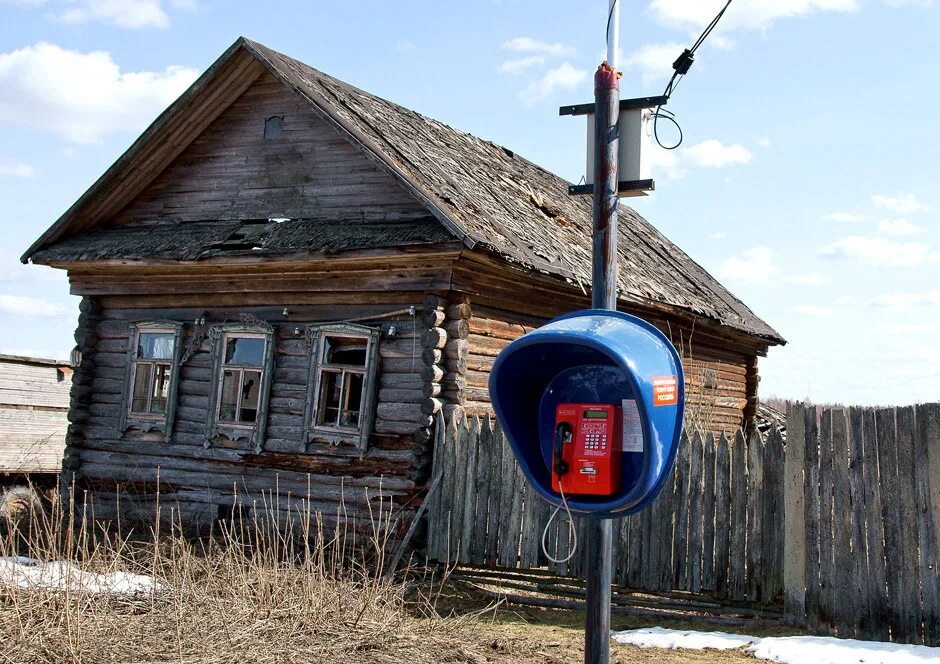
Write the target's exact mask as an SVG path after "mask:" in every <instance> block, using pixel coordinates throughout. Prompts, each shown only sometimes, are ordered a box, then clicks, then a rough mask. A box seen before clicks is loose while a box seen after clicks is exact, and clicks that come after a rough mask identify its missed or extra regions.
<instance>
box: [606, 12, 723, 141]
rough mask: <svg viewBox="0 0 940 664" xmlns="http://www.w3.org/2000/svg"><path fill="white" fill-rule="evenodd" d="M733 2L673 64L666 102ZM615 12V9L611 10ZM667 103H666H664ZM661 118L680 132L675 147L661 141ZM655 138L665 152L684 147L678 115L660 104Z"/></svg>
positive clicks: (654, 114) (655, 118)
mask: <svg viewBox="0 0 940 664" xmlns="http://www.w3.org/2000/svg"><path fill="white" fill-rule="evenodd" d="M731 2H732V0H728V2H726V3H725V6H724V7H722V8H721V11H719V12H718V14H716V15H715V18H713V19H712V20H711V22H710V23H709V24H708V25H707V26H705V29H704V30H703V31H702V34H701V35H699V38H698V39H696V40H695V43H694V44H692V46H691V48H687V49H685V50H684V51H682V54H681V55H680V56H679V57H678V58H676V61H675V62H673V63H672V68H673V70H674V71H673V73H672V76H671V77H670V78H669V82H668V83H667V84H666V89H665V90H664V91H663V94H662V96H663V97H665V98H666V101H669V98H670V97H672V93H673V92H675V91H676V88H678V87H679V82H680V81H681V80H682V77H683V76H685V75H686V74H688V73H689V69H691V68H692V64H693V63H694V62H695V52H696V51H697V50H698V49H699V47H700V46H701V45H702V44H703V43H705V40H706V39H708V36H709V35H710V34H711V33H712V31H713V30H714V29H715V28H716V27H717V26H718V23H719V21H721V18H722V17H723V16H724V15H725V12H726V11H727V9H728V6H729V5H730V4H731ZM611 10H613V8H611ZM607 22H608V32H609V31H610V17H608V19H607ZM663 103H665V102H663ZM660 118H665V119H666V120H667V121H668V122H671V123H672V124H674V125H675V126H676V129H677V130H678V131H679V140H678V141H677V142H676V143H675V145H664V144H663V142H662V141H661V140H659V120H660ZM653 138H655V139H656V142H657V143H658V144H659V147H661V148H663V149H664V150H675V149H676V148H677V147H679V146H680V145H682V139H683V135H682V127H680V126H679V122H678V121H677V120H676V114H675V113H671V112H670V111H664V110H663V105H662V104H660V105H659V106H657V107H656V110H655V111H653Z"/></svg>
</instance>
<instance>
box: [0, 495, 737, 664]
mask: <svg viewBox="0 0 940 664" xmlns="http://www.w3.org/2000/svg"><path fill="white" fill-rule="evenodd" d="M56 509H57V508H56V506H53V509H52V510H50V511H47V512H46V513H44V514H41V515H39V516H35V515H34V518H31V519H30V518H23V519H19V520H14V521H7V522H6V523H4V522H3V521H0V557H3V556H12V555H25V556H28V557H31V558H36V559H39V560H43V561H54V560H58V561H72V562H73V563H74V565H75V566H76V568H77V569H80V570H82V571H83V572H84V573H101V574H112V573H115V572H125V573H134V574H141V575H146V576H147V577H152V578H154V579H155V580H156V582H157V583H158V584H159V586H158V588H157V590H156V591H154V592H145V593H138V594H136V595H135V594H123V595H122V594H114V593H95V592H92V591H91V590H89V589H87V588H82V587H74V588H65V589H48V588H38V587H19V586H17V585H14V584H11V583H10V582H9V576H7V577H4V576H3V575H2V571H3V568H2V567H0V644H2V645H0V662H62V661H73V662H171V661H175V662H240V663H242V662H343V663H344V664H349V663H358V662H369V663H373V662H374V663H383V662H389V663H391V662H395V663H402V662H405V663H407V664H420V663H423V662H474V663H483V662H496V663H500V664H521V663H523V662H555V663H560V662H580V661H582V659H583V649H582V647H583V629H584V626H583V620H584V618H583V614H581V613H579V612H574V611H561V610H544V609H531V608H518V607H508V606H505V605H499V606H494V605H493V604H491V603H490V601H489V600H488V599H486V598H483V597H480V596H474V595H472V594H468V593H467V592H466V591H464V590H457V589H455V587H454V586H452V585H450V584H448V583H447V582H446V580H444V581H443V583H441V582H437V583H435V582H433V581H431V580H430V579H428V578H427V577H418V576H417V573H416V571H414V570H411V571H407V572H406V573H404V574H399V575H397V576H396V580H390V579H384V578H383V577H382V575H381V574H380V573H379V570H380V569H381V565H382V561H383V558H384V551H385V547H386V544H387V542H385V541H384V533H385V532H387V525H388V523H387V519H383V518H381V517H377V518H376V519H374V524H373V528H372V531H371V533H368V534H367V535H366V537H365V539H364V541H363V544H364V545H356V544H354V543H353V537H352V533H351V528H349V529H347V528H345V527H334V528H332V529H330V530H329V532H326V531H325V529H324V528H323V527H322V519H321V516H320V515H318V514H316V513H309V514H301V515H294V516H293V517H290V518H288V519H286V520H285V517H284V515H283V514H280V515H279V514H273V513H269V512H266V511H265V510H260V514H257V515H252V517H250V518H248V519H246V520H245V521H241V522H240V521H236V522H229V523H224V524H219V526H218V528H217V530H216V532H215V533H214V534H213V535H212V536H211V537H204V538H201V539H193V538H189V537H185V536H184V535H183V533H182V532H181V530H180V529H179V527H178V526H171V527H167V526H161V524H160V522H159V521H156V522H155V523H154V524H153V526H152V527H149V528H147V529H143V530H141V529H139V528H138V529H137V530H136V531H129V532H126V533H121V532H118V531H117V530H116V529H114V528H112V527H105V526H103V525H102V524H98V523H95V522H94V521H93V520H92V519H88V518H82V519H77V520H76V521H75V522H74V523H72V524H71V525H72V527H71V528H59V526H58V524H59V523H60V516H61V515H60V514H57V513H56ZM275 526H277V527H275ZM650 624H651V623H649V622H648V621H642V620H641V621H631V622H630V623H624V622H621V621H619V620H618V621H615V625H614V627H615V628H617V629H626V628H631V627H643V626H649V625H650ZM676 626H679V625H676ZM611 661H612V662H621V663H624V664H625V663H626V662H708V663H719V662H721V663H731V662H745V661H751V662H753V661H754V660H753V659H751V658H750V657H748V656H746V655H744V654H743V653H741V652H716V651H710V652H704V653H703V652H699V653H696V652H684V651H683V652H671V651H658V650H640V649H638V648H634V647H626V646H619V645H617V644H611Z"/></svg>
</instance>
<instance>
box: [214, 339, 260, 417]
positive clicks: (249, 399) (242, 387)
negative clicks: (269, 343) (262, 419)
mask: <svg viewBox="0 0 940 664" xmlns="http://www.w3.org/2000/svg"><path fill="white" fill-rule="evenodd" d="M223 349H224V350H223V352H224V353H225V357H224V358H223V361H222V379H221V381H220V387H219V389H220V394H219V422H228V423H233V424H245V425H254V424H255V423H256V422H257V421H258V410H259V405H260V403H261V377H262V374H263V370H264V355H265V353H264V349H265V339H264V337H263V336H255V335H252V336H242V335H228V334H227V335H225V341H224V344H223Z"/></svg>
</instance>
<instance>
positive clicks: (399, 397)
mask: <svg viewBox="0 0 940 664" xmlns="http://www.w3.org/2000/svg"><path fill="white" fill-rule="evenodd" d="M338 299H344V300H345V302H344V303H343V304H332V305H326V304H322V305H308V306H298V305H290V306H289V308H288V309H287V311H288V313H287V316H285V315H284V308H285V306H282V305H279V306H269V307H250V306H245V307H238V308H232V307H210V308H202V307H200V308H189V307H183V308H172V309H167V308H160V307H148V306H147V305H148V304H150V303H152V302H150V301H148V299H147V298H141V297H135V298H121V297H117V296H113V297H109V298H104V299H96V298H90V297H86V298H85V300H84V302H83V308H84V309H87V310H88V313H83V315H82V316H83V317H82V319H81V320H80V325H79V330H78V332H77V333H76V338H77V339H79V340H80V345H81V346H82V348H83V351H84V358H83V363H82V367H81V368H80V371H79V372H77V374H76V382H75V386H74V387H73V401H72V411H71V413H70V419H71V421H72V422H73V426H72V430H71V431H70V436H69V448H68V451H67V454H66V457H67V459H68V462H67V469H68V470H69V471H70V472H75V479H77V480H79V486H80V487H81V488H84V489H88V490H90V493H89V496H88V497H89V499H90V500H91V503H92V505H93V508H94V510H95V515H96V516H97V517H103V518H111V517H116V516H118V515H121V516H123V517H124V518H131V519H134V518H138V517H147V516H148V515H151V514H152V511H153V509H154V507H155V501H156V496H157V494H158V493H159V496H160V501H161V503H162V504H163V505H164V506H167V505H169V506H171V507H172V508H173V509H175V510H177V512H178V514H179V515H180V516H181V517H182V518H183V520H184V521H185V522H187V523H190V524H193V525H206V524H208V523H211V522H212V521H213V520H214V519H215V518H217V516H218V515H219V513H220V512H219V510H220V508H221V509H223V510H226V509H228V510H230V509H231V508H232V506H233V505H235V504H236V503H237V504H238V505H242V506H244V507H247V508H251V507H252V506H254V507H258V506H259V505H270V504H271V501H272V500H274V501H275V502H277V504H279V505H281V506H282V507H284V508H298V509H299V508H301V507H303V508H304V509H307V508H312V509H313V510H315V511H319V512H322V513H323V514H324V515H325V517H326V518H327V519H328V520H329V519H330V518H332V517H331V515H333V516H335V515H336V514H337V513H338V510H340V509H342V510H343V511H344V513H345V514H346V515H347V516H349V517H352V518H353V519H356V520H357V521H358V522H359V523H360V524H362V525H363V527H365V526H367V525H369V524H367V522H368V521H369V520H370V519H372V518H375V517H376V516H377V515H378V513H379V509H378V507H382V508H383V509H385V510H386V514H387V510H392V512H393V514H394V515H395V518H394V519H393V523H395V524H404V525H405V527H407V525H408V523H409V522H410V515H412V514H413V509H414V508H415V507H416V505H415V504H414V503H415V499H416V497H417V494H418V493H420V492H421V491H422V490H423V484H424V483H425V481H426V479H427V476H428V474H429V472H430V455H431V450H430V430H429V427H430V425H431V423H432V419H433V416H434V414H435V413H437V412H438V411H440V410H441V408H442V401H441V399H440V398H439V395H440V393H441V381H442V379H443V376H444V369H443V348H444V346H445V345H446V343H447V333H446V330H445V329H444V327H443V323H444V318H445V315H444V309H445V303H444V302H442V301H441V300H440V299H439V298H438V297H437V296H434V295H428V296H425V297H423V299H422V296H421V295H420V294H416V293H413V294H411V296H410V298H408V297H398V298H394V297H393V298H390V299H389V301H387V302H386V303H384V304H350V303H349V301H350V300H351V299H353V298H350V297H348V296H347V297H345V298H338ZM153 301H154V302H161V301H162V298H154V299H153ZM206 301H207V302H208V301H209V300H208V299H207V300H206ZM412 312H413V313H412ZM245 315H248V316H251V317H254V318H256V319H260V320H263V321H266V322H267V323H268V324H270V325H272V327H273V328H274V330H275V343H276V349H275V359H274V365H273V380H272V383H271V392H270V400H269V405H268V413H267V422H266V425H267V428H266V436H265V440H264V441H263V442H262V446H261V448H262V449H261V450H260V451H259V450H257V449H255V448H254V446H253V445H251V444H250V443H248V442H247V441H244V440H239V441H232V440H228V439H227V438H221V439H220V438H213V439H212V440H210V439H209V438H208V427H207V417H208V412H207V409H208V407H209V402H210V399H209V390H210V384H211V378H212V376H211V373H212V367H213V358H212V348H213V346H212V342H211V337H210V336H209V335H208V331H209V329H210V328H211V325H212V324H213V323H221V322H225V321H229V322H231V321H238V320H239V319H240V318H241V317H242V316H245ZM201 317H205V319H206V321H207V323H206V325H205V326H199V325H197V324H196V323H195V321H196V320H197V319H199V318H201ZM148 319H160V320H172V321H180V322H183V323H184V334H183V340H182V343H183V348H184V354H183V355H184V362H183V363H182V365H181V368H180V373H179V378H180V381H179V389H178V400H177V404H178V406H177V410H176V419H175V423H174V426H173V432H172V436H171V438H170V440H169V442H165V441H164V440H163V435H162V434H159V433H142V432H139V431H137V430H135V429H129V430H128V431H126V432H122V431H121V430H120V420H121V408H122V407H123V406H122V404H123V391H124V390H125V389H126V387H125V386H126V376H127V362H128V360H127V344H128V332H129V325H130V324H131V323H133V322H135V321H141V320H148ZM338 321H349V322H356V321H361V324H365V325H370V326H374V327H380V328H381V329H382V336H381V338H380V341H379V360H378V361H379V374H378V377H377V381H378V384H377V386H376V397H377V399H376V400H377V406H376V419H375V425H374V431H373V434H372V436H371V439H370V445H369V447H368V449H367V450H366V451H364V452H363V451H360V450H359V449H358V448H356V447H355V446H354V445H353V444H351V443H350V444H345V443H341V444H339V445H334V444H331V443H329V442H326V441H320V440H317V439H316V438H314V439H313V440H311V441H307V440H304V438H303V425H304V413H305V404H306V398H307V383H308V376H309V364H310V349H309V346H308V343H307V341H306V338H305V335H304V329H305V325H306V324H308V323H325V322H338ZM393 328H394V332H393ZM66 479H68V478H66ZM266 494H274V495H273V496H272V495H266Z"/></svg>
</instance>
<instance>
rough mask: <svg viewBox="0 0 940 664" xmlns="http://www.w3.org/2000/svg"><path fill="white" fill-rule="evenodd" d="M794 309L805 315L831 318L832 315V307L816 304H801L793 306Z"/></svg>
mask: <svg viewBox="0 0 940 664" xmlns="http://www.w3.org/2000/svg"><path fill="white" fill-rule="evenodd" d="M793 311H795V312H796V313H798V314H803V315H804V316H812V317H813V318H829V317H830V316H831V315H832V309H831V308H830V307H821V306H819V305H816V304H801V305H797V306H795V307H793Z"/></svg>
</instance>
